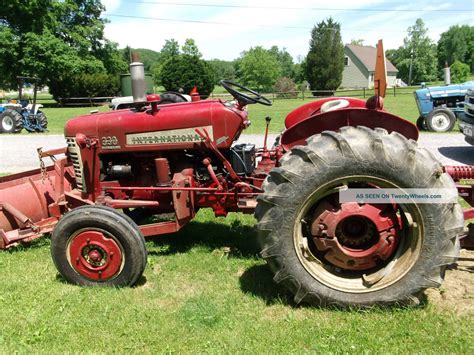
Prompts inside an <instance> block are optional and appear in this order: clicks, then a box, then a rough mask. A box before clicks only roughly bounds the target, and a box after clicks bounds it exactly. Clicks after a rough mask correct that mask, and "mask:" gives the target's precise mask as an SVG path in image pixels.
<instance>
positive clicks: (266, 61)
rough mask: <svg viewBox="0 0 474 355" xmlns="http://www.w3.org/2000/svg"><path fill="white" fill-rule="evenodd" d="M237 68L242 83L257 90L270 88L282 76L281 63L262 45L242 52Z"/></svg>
mask: <svg viewBox="0 0 474 355" xmlns="http://www.w3.org/2000/svg"><path fill="white" fill-rule="evenodd" d="M236 70H237V73H238V77H239V79H240V81H241V82H242V84H244V85H246V86H249V87H250V88H252V89H256V90H270V89H271V88H272V86H273V84H275V82H276V80H277V79H278V77H279V76H280V64H279V63H278V61H277V60H276V58H275V56H274V55H273V54H272V53H270V52H269V51H268V50H266V49H264V48H262V47H255V48H250V49H249V50H248V51H244V52H242V54H241V57H240V58H239V60H237V61H236Z"/></svg>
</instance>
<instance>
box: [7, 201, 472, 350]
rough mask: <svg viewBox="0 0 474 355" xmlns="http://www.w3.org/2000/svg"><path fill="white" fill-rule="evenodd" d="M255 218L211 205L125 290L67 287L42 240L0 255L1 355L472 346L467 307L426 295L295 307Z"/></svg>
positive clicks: (155, 248)
mask: <svg viewBox="0 0 474 355" xmlns="http://www.w3.org/2000/svg"><path fill="white" fill-rule="evenodd" d="M254 223H255V222H254V219H253V217H251V216H243V215H241V214H231V215H230V216H228V218H226V219H224V218H217V219H216V218H214V217H213V215H212V212H211V211H209V210H203V211H200V213H199V214H198V217H197V219H196V220H195V221H194V222H192V223H191V225H189V226H187V227H186V228H185V229H184V230H182V231H181V232H180V233H178V234H177V235H173V236H168V237H156V238H155V239H153V240H150V241H148V242H147V247H148V250H149V254H148V255H149V256H148V266H147V268H146V270H145V274H144V277H143V278H142V280H141V281H140V284H139V285H138V286H136V287H134V288H124V289H102V288H81V287H77V286H73V285H69V284H67V283H65V282H64V281H63V280H62V279H61V278H60V277H59V276H58V274H57V272H56V269H55V267H54V265H53V263H52V261H51V259H50V255H49V240H48V239H44V240H42V241H39V242H37V243H35V244H34V245H32V246H30V247H26V248H17V249H13V250H11V251H8V252H1V253H0V271H1V272H0V283H1V285H2V287H1V288H0V304H1V307H0V324H1V326H0V352H1V353H11V352H13V351H20V352H35V353H36V352H47V353H59V352H69V353H76V352H94V353H100V352H129V351H135V352H140V353H141V352H160V353H171V352H176V353H204V352H206V353H285V354H286V353H291V352H296V353H301V352H331V353H342V352H344V353H345V352H352V353H363V352H364V353H365V352H377V353H380V352H383V353H400V352H418V353H419V352H423V353H472V352H473V350H474V349H473V340H474V339H473V323H472V313H471V314H470V315H469V314H464V315H458V314H456V313H454V312H451V311H449V310H443V309H442V308H438V306H436V305H434V304H430V303H427V304H425V305H423V306H420V307H416V308H404V307H398V308H397V307H395V308H388V309H372V310H366V311H342V310H335V309H319V308H311V307H305V306H295V305H294V304H293V303H292V301H291V299H292V298H291V296H290V295H288V293H287V292H286V291H285V290H283V289H281V288H280V287H278V286H277V285H275V284H274V283H273V281H272V275H271V273H270V271H269V269H268V267H267V266H266V265H265V263H264V262H263V261H262V260H261V259H260V258H259V257H258V256H257V253H258V248H257V246H256V233H255V229H254Z"/></svg>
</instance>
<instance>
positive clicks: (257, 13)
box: [102, 0, 474, 62]
mask: <svg viewBox="0 0 474 355" xmlns="http://www.w3.org/2000/svg"><path fill="white" fill-rule="evenodd" d="M102 3H103V4H104V5H105V7H106V11H105V12H104V14H103V17H104V18H106V19H107V20H108V21H110V22H109V23H108V24H107V25H106V27H105V35H106V37H107V38H108V39H110V40H112V41H114V42H117V43H118V44H119V47H120V48H123V47H125V46H127V45H129V46H130V47H132V48H148V49H153V50H156V51H159V50H160V49H161V48H162V46H163V44H164V43H165V40H166V39H171V38H174V39H176V40H177V41H178V42H179V43H180V45H182V44H183V43H184V41H185V39H186V38H193V39H194V40H195V41H196V44H197V46H198V48H199V50H200V51H201V53H202V54H203V58H204V59H214V58H217V59H223V60H233V59H235V58H238V57H239V56H240V54H241V53H242V51H244V50H248V49H249V48H250V47H255V46H263V47H264V48H270V47H271V46H273V45H277V46H278V47H280V48H286V49H287V50H288V52H289V53H290V54H291V55H292V56H293V58H294V59H295V61H296V62H298V61H299V60H300V59H301V58H302V57H303V56H305V55H306V54H307V52H308V49H309V40H310V31H311V28H312V27H313V26H314V25H315V24H316V23H318V22H320V21H322V20H324V19H326V18H328V17H329V16H331V17H333V18H334V19H335V20H336V21H338V22H339V23H340V24H341V35H342V40H343V42H344V43H349V42H350V41H351V40H352V39H363V40H364V44H365V45H372V46H374V45H375V44H376V43H377V41H378V40H379V39H383V41H384V48H385V49H390V48H398V47H399V46H401V45H402V44H403V38H404V37H406V35H407V28H408V27H409V26H412V25H413V24H414V23H415V21H416V19H417V18H421V19H423V21H424V22H425V25H426V26H427V27H428V29H429V31H428V35H429V37H430V38H431V39H433V41H435V42H437V41H438V39H439V36H440V34H441V33H442V32H444V31H446V30H447V29H449V27H450V26H453V25H456V24H459V25H464V24H467V25H471V26H474V0H457V1H452V0H410V1H402V0H357V1H356V0H332V1H330V0H324V1H320V0H312V1H309V0H294V1H291V0H285V1H283V0H259V1H257V0H253V1H252V0H238V1H237V0H221V1H218V0H177V1H172V0H164V1H160V0H102Z"/></svg>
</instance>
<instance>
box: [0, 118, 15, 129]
mask: <svg viewBox="0 0 474 355" xmlns="http://www.w3.org/2000/svg"><path fill="white" fill-rule="evenodd" d="M2 128H3V129H4V130H5V131H10V130H11V129H12V128H13V120H12V119H11V117H9V116H5V117H3V120H2Z"/></svg>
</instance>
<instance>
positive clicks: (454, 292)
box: [426, 250, 474, 316]
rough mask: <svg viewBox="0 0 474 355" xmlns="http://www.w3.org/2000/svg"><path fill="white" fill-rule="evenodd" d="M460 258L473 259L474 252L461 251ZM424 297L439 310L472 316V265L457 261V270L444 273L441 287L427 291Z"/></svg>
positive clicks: (473, 286) (473, 273)
mask: <svg viewBox="0 0 474 355" xmlns="http://www.w3.org/2000/svg"><path fill="white" fill-rule="evenodd" d="M461 257H465V258H474V251H468V250H461ZM426 296H427V297H428V302H429V303H431V304H435V305H436V306H438V307H440V308H443V309H449V310H454V311H455V312H456V313H459V314H465V315H468V314H469V315H473V316H474V263H473V262H472V261H470V262H468V261H459V263H458V268H457V269H454V270H448V271H446V276H445V278H444V282H443V285H442V286H441V287H440V288H439V289H429V290H427V291H426Z"/></svg>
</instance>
